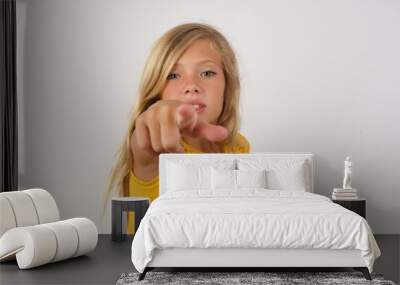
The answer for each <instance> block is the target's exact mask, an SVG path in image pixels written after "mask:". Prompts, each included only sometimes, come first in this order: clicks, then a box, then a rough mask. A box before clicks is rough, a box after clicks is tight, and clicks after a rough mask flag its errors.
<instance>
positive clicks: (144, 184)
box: [127, 133, 250, 235]
mask: <svg viewBox="0 0 400 285" xmlns="http://www.w3.org/2000/svg"><path fill="white" fill-rule="evenodd" d="M181 144H182V146H183V149H184V152H185V153H202V151H200V150H198V149H195V148H193V147H191V146H190V145H189V144H187V143H186V142H185V141H184V140H182V139H181ZM223 149H224V153H249V152H250V144H249V142H248V141H247V139H246V138H245V137H244V136H243V135H241V134H239V133H238V137H237V140H236V144H235V145H234V146H228V145H225V146H224V148H223ZM158 182H159V177H158V176H156V177H154V178H153V179H151V180H148V181H143V180H140V179H139V178H137V177H136V176H135V175H134V174H133V172H132V171H131V174H130V177H129V196H140V197H148V198H149V199H150V203H151V202H152V201H153V200H154V199H156V198H157V197H158V195H159V186H158ZM133 221H135V213H134V212H128V228H127V233H128V234H130V235H132V234H133V233H134V232H135V230H136V229H135V225H134V222H133Z"/></svg>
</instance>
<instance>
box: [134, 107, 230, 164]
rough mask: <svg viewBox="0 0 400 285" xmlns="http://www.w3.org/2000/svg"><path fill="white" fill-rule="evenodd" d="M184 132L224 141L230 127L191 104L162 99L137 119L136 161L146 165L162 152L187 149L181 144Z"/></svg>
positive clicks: (135, 135) (135, 137) (135, 138)
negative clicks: (209, 119)
mask: <svg viewBox="0 0 400 285" xmlns="http://www.w3.org/2000/svg"><path fill="white" fill-rule="evenodd" d="M182 135H187V136H191V137H202V138H205V139H207V140H209V141H221V140H224V139H225V138H226V137H227V135H228V131H227V129H226V128H224V127H222V126H218V125H213V124H210V123H207V122H204V121H203V120H201V119H200V117H199V116H198V114H197V112H196V110H195V108H194V107H193V105H191V104H187V103H184V102H182V101H177V100H159V101H157V102H156V103H154V104H153V105H151V106H150V107H149V108H148V109H147V110H146V111H145V112H143V113H142V114H140V115H139V116H138V117H137V119H136V122H135V131H134V132H133V133H132V137H131V148H132V152H133V156H134V159H135V161H136V162H139V163H140V162H142V163H143V164H142V165H146V164H148V163H151V162H154V158H158V155H159V154H160V153H164V152H177V153H179V152H183V148H182V146H181V145H180V139H181V136H182ZM146 162H147V163H146Z"/></svg>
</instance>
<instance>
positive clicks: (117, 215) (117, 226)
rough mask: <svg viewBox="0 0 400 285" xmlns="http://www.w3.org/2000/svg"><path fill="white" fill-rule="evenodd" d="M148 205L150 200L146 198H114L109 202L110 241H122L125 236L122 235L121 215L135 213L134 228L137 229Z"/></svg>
mask: <svg viewBox="0 0 400 285" xmlns="http://www.w3.org/2000/svg"><path fill="white" fill-rule="evenodd" d="M149 205H150V199H149V198H147V197H115V198H112V202H111V208H112V209H111V220H112V226H111V239H112V241H123V240H125V239H126V235H125V234H123V233H122V232H123V229H122V227H124V228H126V224H125V223H124V225H122V215H123V213H124V212H129V211H133V212H135V228H136V229H137V228H138V227H139V224H140V221H141V220H142V218H143V217H144V215H145V214H146V211H147V209H148V208H149Z"/></svg>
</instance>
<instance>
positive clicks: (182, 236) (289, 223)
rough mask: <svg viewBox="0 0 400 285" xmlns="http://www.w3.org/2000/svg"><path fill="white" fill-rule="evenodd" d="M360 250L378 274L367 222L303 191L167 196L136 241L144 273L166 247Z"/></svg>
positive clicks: (136, 259)
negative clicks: (156, 252)
mask: <svg viewBox="0 0 400 285" xmlns="http://www.w3.org/2000/svg"><path fill="white" fill-rule="evenodd" d="M171 248H179V249H185V248H186V249H189V248H190V249H195V248H197V249H212V248H213V249H223V248H231V249H240V248H242V249H332V250H341V249H343V250H359V251H360V253H361V258H362V259H363V260H364V261H365V266H366V267H368V269H369V271H370V272H372V270H373V264H374V260H375V259H376V258H377V257H379V256H380V250H379V247H378V246H377V244H376V241H375V239H374V237H373V234H372V231H371V229H370V227H369V225H368V223H367V221H366V220H365V219H364V218H362V217H361V216H359V215H357V214H355V213H354V212H352V211H349V210H347V209H345V208H343V207H341V206H340V205H338V204H335V203H333V202H332V201H331V200H330V199H329V198H327V197H325V196H322V195H318V194H314V193H309V192H301V191H289V190H266V189H261V188H260V189H257V188H255V189H241V190H240V191H231V192H229V191H228V189H227V191H221V192H220V193H212V194H211V193H210V194H207V193H206V192H204V191H203V192H199V191H196V190H190V191H189V190H188V191H179V192H167V193H164V194H163V195H161V196H160V197H158V198H157V199H156V200H154V201H153V202H152V204H151V205H150V207H149V209H148V211H147V213H146V215H145V217H144V218H143V220H142V221H141V223H140V225H139V227H138V229H137V232H136V234H135V237H134V239H133V241H132V252H131V257H132V262H133V265H134V266H135V268H136V269H137V270H138V271H139V272H143V270H144V268H145V267H146V266H147V265H148V264H149V262H150V261H151V260H152V259H153V257H154V253H155V251H156V250H162V249H171Z"/></svg>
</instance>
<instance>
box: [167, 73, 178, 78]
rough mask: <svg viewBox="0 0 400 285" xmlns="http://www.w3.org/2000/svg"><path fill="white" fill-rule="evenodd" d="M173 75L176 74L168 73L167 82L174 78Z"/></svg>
mask: <svg viewBox="0 0 400 285" xmlns="http://www.w3.org/2000/svg"><path fill="white" fill-rule="evenodd" d="M174 75H177V74H176V73H170V74H169V75H168V76H167V80H169V79H173V78H174Z"/></svg>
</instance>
